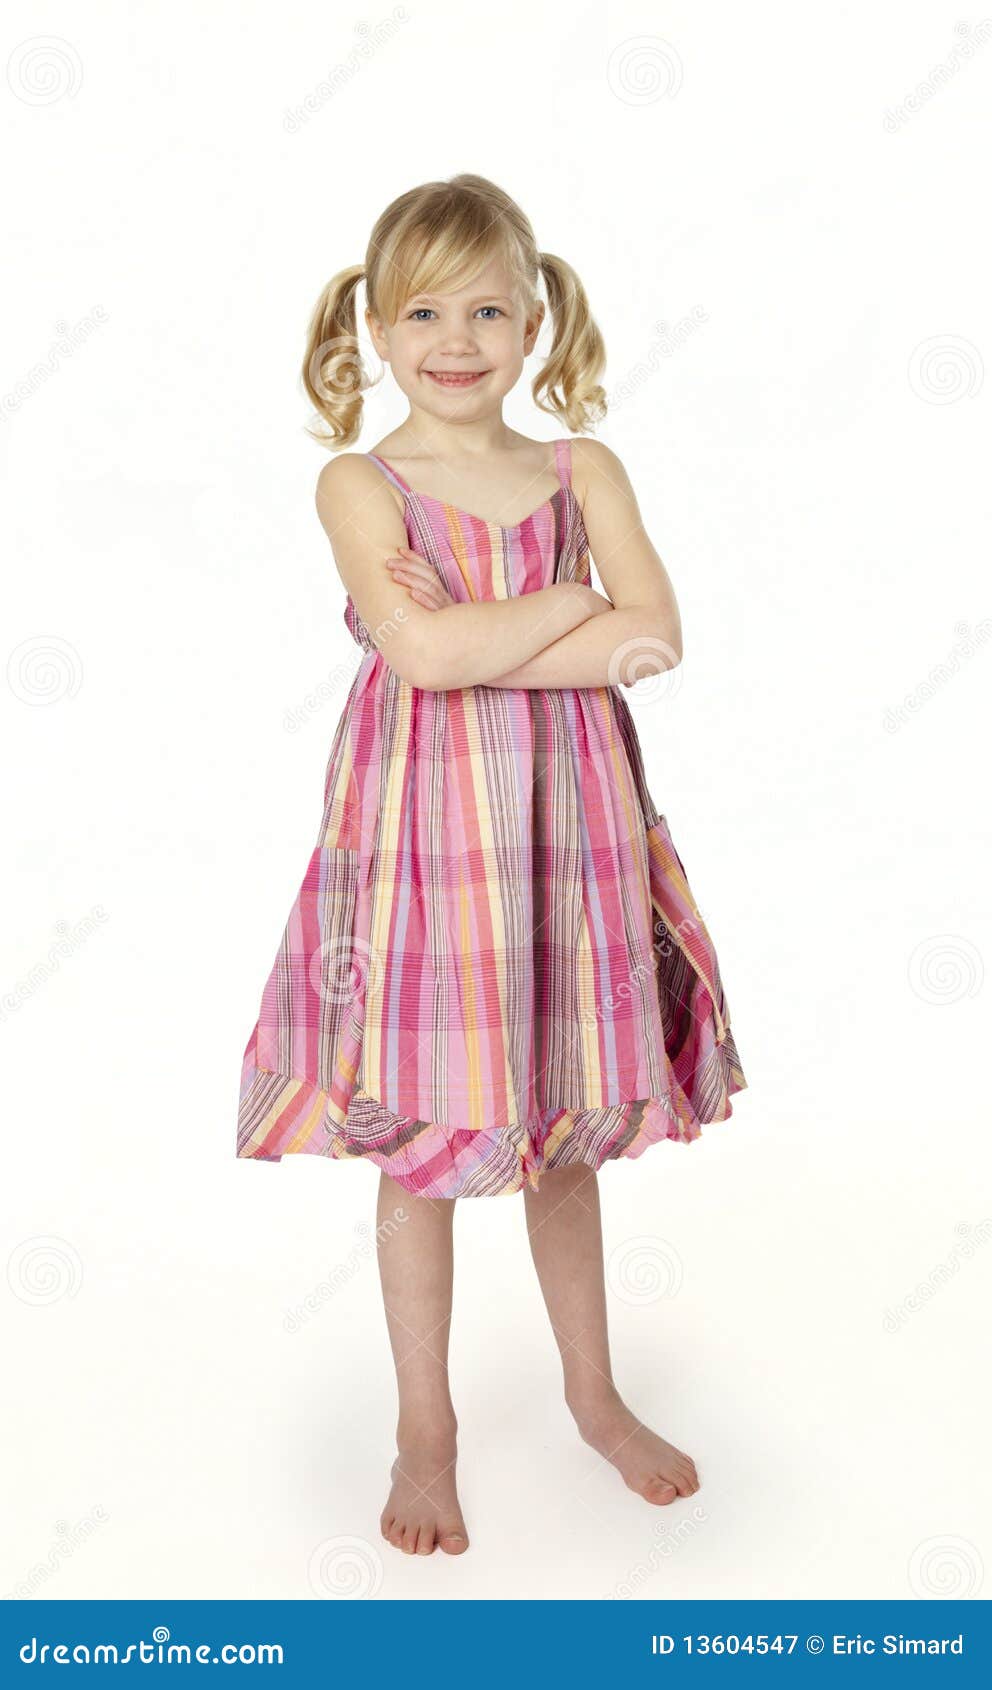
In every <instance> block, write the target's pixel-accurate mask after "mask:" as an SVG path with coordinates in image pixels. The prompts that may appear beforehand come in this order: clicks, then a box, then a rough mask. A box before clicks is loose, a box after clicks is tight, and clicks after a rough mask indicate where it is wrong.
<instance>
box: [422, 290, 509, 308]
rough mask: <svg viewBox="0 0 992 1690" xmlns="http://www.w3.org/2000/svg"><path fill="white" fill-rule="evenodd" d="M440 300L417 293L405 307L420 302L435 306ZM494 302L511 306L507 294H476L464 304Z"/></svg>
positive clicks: (430, 294)
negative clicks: (498, 301) (497, 301)
mask: <svg viewBox="0 0 992 1690" xmlns="http://www.w3.org/2000/svg"><path fill="white" fill-rule="evenodd" d="M440 298H441V296H440V295H439V294H436V293H417V294H414V296H413V298H412V299H408V300H407V305H408V306H411V305H418V304H420V303H421V301H422V302H423V303H424V304H425V305H437V304H438V303H439V301H440ZM496 300H500V301H501V302H502V304H504V305H512V304H513V301H512V299H511V298H510V296H509V294H506V293H477V294H476V296H475V298H474V299H470V300H468V301H467V302H466V303H467V304H469V305H485V304H489V303H492V302H494V301H496Z"/></svg>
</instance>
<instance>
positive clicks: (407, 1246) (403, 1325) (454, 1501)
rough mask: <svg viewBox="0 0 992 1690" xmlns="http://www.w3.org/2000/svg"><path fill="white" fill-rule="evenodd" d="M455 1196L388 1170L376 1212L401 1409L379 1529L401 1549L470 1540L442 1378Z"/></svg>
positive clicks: (419, 1550)
mask: <svg viewBox="0 0 992 1690" xmlns="http://www.w3.org/2000/svg"><path fill="white" fill-rule="evenodd" d="M454 1212H455V1205H454V1200H453V1199H450V1198H449V1199H446V1200H442V1199H440V1198H432V1197H414V1196H412V1195H411V1194H410V1192H409V1191H406V1190H404V1188H403V1187H402V1186H401V1185H398V1184H397V1183H396V1181H395V1180H394V1179H391V1178H390V1177H389V1175H388V1174H386V1173H382V1175H381V1178H380V1181H379V1204H378V1212H377V1215H376V1220H377V1228H376V1237H377V1239H378V1260H379V1277H380V1280H381V1282H382V1295H383V1301H384V1303H385V1307H386V1324H387V1326H388V1328H389V1342H390V1344H391V1346H392V1351H393V1361H394V1363H395V1365H396V1383H397V1389H398V1393H399V1419H398V1422H397V1427H396V1443H397V1451H398V1453H397V1456H396V1460H395V1461H394V1462H393V1466H392V1469H391V1472H392V1480H393V1485H392V1489H391V1490H390V1493H389V1498H388V1500H387V1502H386V1506H385V1508H384V1509H383V1511H382V1516H381V1519H380V1522H379V1523H380V1526H381V1528H382V1535H383V1537H385V1538H388V1540H389V1542H390V1543H392V1544H394V1545H395V1547H396V1548H397V1549H403V1550H405V1551H406V1553H407V1554H408V1555H413V1554H418V1555H430V1554H431V1552H432V1550H433V1549H434V1547H435V1544H437V1545H438V1546H439V1547H440V1548H441V1549H443V1550H444V1551H445V1553H446V1554H448V1555H459V1554H461V1552H462V1551H463V1550H464V1549H467V1548H468V1533H467V1532H466V1530H465V1521H464V1520H463V1518H462V1513H461V1509H460V1508H459V1506H458V1496H457V1493H456V1490H455V1457H456V1454H457V1449H456V1433H457V1430H458V1422H457V1420H456V1418H455V1410H454V1407H453V1405H452V1401H451V1393H450V1391H449V1388H448V1332H449V1329H450V1326H451V1290H452V1279H453V1250H452V1237H451V1229H452V1221H453V1218H454Z"/></svg>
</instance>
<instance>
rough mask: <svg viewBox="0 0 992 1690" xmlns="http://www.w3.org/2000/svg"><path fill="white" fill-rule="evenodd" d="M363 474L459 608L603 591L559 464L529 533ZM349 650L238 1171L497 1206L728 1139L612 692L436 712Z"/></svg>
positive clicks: (701, 945)
mask: <svg viewBox="0 0 992 1690" xmlns="http://www.w3.org/2000/svg"><path fill="white" fill-rule="evenodd" d="M369 455H370V457H372V459H373V461H374V462H375V463H376V464H377V465H378V466H379V468H380V469H381V470H382V472H383V473H384V474H385V475H386V476H388V477H389V479H390V480H391V481H392V482H393V483H394V485H396V486H397V487H398V488H399V489H400V491H401V493H402V496H403V500H404V509H405V513H406V531H407V540H408V543H409V545H410V546H411V548H412V549H413V550H414V551H415V552H417V553H418V554H419V556H421V557H422V558H425V559H426V560H428V561H429V562H430V563H431V564H432V565H433V567H434V568H435V569H436V570H437V572H438V574H439V575H440V576H441V578H442V579H443V581H444V584H445V586H446V588H447V590H448V592H449V594H450V595H451V597H452V598H453V599H455V600H456V601H458V602H464V601H469V600H472V601H480V600H496V599H505V598H509V597H511V596H514V595H516V594H519V593H527V592H531V591H534V590H536V589H538V588H540V587H545V586H548V585H550V584H551V583H552V582H554V581H581V582H585V583H586V584H587V585H588V584H589V582H590V559H589V546H588V541H587V538H586V534H585V530H584V527H583V522H582V510H581V506H580V505H579V502H578V499H577V498H576V496H575V493H574V491H573V489H572V486H571V444H570V441H569V440H568V439H562V440H558V441H556V442H555V457H556V462H557V466H558V474H559V482H560V484H559V486H558V488H557V490H556V491H555V493H554V494H553V495H552V497H551V498H550V499H547V500H545V502H544V504H542V505H540V506H539V507H538V509H537V510H535V511H532V512H531V514H530V515H529V516H528V517H526V518H525V519H524V521H523V522H519V523H516V524H515V525H514V526H513V527H511V528H502V527H499V526H497V525H496V524H495V523H491V522H485V521H483V520H481V519H480V518H479V517H477V516H473V515H471V514H470V513H469V512H468V511H463V510H460V509H458V508H457V507H455V506H453V505H449V504H445V503H443V502H442V501H441V500H439V499H435V498H432V497H431V496H429V495H427V494H424V493H416V492H415V491H414V490H413V488H411V487H409V486H408V485H407V483H406V482H405V481H404V480H403V478H402V477H401V476H400V475H399V474H398V473H397V472H396V471H395V470H394V469H392V468H391V466H390V465H389V464H387V463H386V462H385V460H383V459H380V458H378V457H376V456H375V455H374V454H369ZM439 614H440V613H439ZM345 623H346V625H347V627H348V629H349V631H350V633H351V634H352V636H353V638H354V639H355V640H356V642H357V643H358V645H359V646H360V647H361V648H362V653H363V655H362V658H361V661H360V663H359V666H358V672H357V674H356V675H355V677H354V680H353V681H352V683H351V686H350V689H349V691H348V695H347V698H346V700H345V704H344V709H343V712H342V715H341V719H340V721H339V723H338V726H337V729H336V732H335V735H334V740H333V743H332V745H331V750H330V757H329V760H328V764H327V772H326V777H325V786H324V812H323V816H322V818H321V823H320V833H319V836H318V838H317V843H316V845H315V846H314V849H313V852H312V854H311V857H310V861H309V863H308V865H307V869H306V874H305V876H304V879H303V884H302V886H301V888H300V891H299V894H298V896H297V898H296V901H295V903H294V904H293V907H292V910H291V912H290V914H289V918H288V921H287V923H286V926H285V929H284V932H283V936H282V940H281V943H280V945H279V950H278V953H277V955H276V958H275V961H274V963H273V966H272V969H271V972H270V973H269V976H268V980H267V982H266V985H265V988H264V992H263V995H262V1002H261V1009H260V1012H259V1017H258V1020H257V1022H256V1024H255V1026H254V1028H253V1029H252V1033H251V1037H250V1038H249V1040H248V1044H247V1047H246V1049H245V1053H244V1061H243V1068H242V1075H241V1093H240V1105H239V1111H238V1136H237V1155H238V1156H241V1157H256V1158H260V1159H262V1160H265V1161H278V1160H279V1159H280V1158H281V1157H282V1156H284V1155H287V1154H292V1153H294V1152H304V1153H308V1154H312V1155H318V1156H330V1157H340V1158H345V1159H354V1158H358V1159H364V1160H366V1161H369V1162H372V1163H375V1164H377V1165H378V1166H379V1167H380V1168H384V1169H385V1170H386V1172H387V1173H388V1174H390V1175H391V1176H392V1178H393V1179H395V1180H396V1181H397V1182H398V1183H399V1184H400V1185H401V1186H403V1187H404V1188H405V1189H406V1190H407V1191H409V1192H411V1193H415V1194H418V1195H422V1196H428V1197H483V1196H492V1195H496V1194H498V1193H508V1192H516V1191H519V1190H520V1189H521V1188H522V1186H523V1183H524V1181H529V1183H530V1185H531V1186H532V1187H534V1188H535V1189H536V1188H537V1186H538V1183H539V1181H540V1178H541V1175H542V1173H543V1171H544V1170H545V1169H548V1168H560V1167H565V1166H566V1165H568V1164H570V1163H575V1162H584V1163H587V1164H589V1165H590V1166H591V1167H594V1168H598V1167H600V1166H601V1164H602V1163H604V1162H606V1161H608V1160H611V1159H614V1158H617V1157H634V1156H639V1155H641V1153H642V1152H643V1151H644V1150H646V1149H647V1147H648V1145H650V1144H654V1143H655V1142H657V1141H658V1140H660V1139H675V1140H681V1141H682V1142H688V1141H690V1140H692V1139H695V1138H698V1137H699V1136H700V1126H701V1123H704V1122H710V1121H723V1120H725V1119H726V1118H727V1117H728V1116H729V1115H730V1114H731V1113H732V1110H731V1103H730V1099H731V1096H732V1094H733V1093H734V1092H738V1091H741V1090H743V1089H744V1088H745V1086H746V1084H747V1082H746V1080H745V1078H744V1074H743V1072H742V1070H741V1066H740V1062H739V1059H738V1054H737V1050H736V1047H735V1044H734V1039H733V1035H732V1033H731V1030H730V1022H729V1012H728V1008H727V1002H726V999H725V996H724V991H723V987H722V984H721V980H720V972H719V968H718V966H717V958H716V954H715V951H714V948H713V945H712V942H711V940H710V937H709V934H708V932H707V929H706V926H705V924H704V922H703V920H702V917H701V915H700V913H699V910H698V909H697V907H696V902H695V899H694V897H693V895H692V892H691V891H690V889H689V884H688V881H687V879H686V875H685V870H684V868H683V865H682V862H681V860H680V858H679V856H678V854H677V852H676V850H675V847H674V845H673V843H672V839H671V835H670V833H669V830H668V825H667V822H666V820H665V817H664V816H663V815H660V814H659V813H658V811H657V810H656V809H655V807H654V804H653V803H652V801H651V798H650V795H649V793H648V789H647V785H646V782H645V775H644V767H643V762H642V756H641V749H640V746H639V743H638V739H637V734H636V731H635V728H634V723H633V720H632V718H631V715H630V712H629V710H628V708H627V704H626V702H625V700H624V698H623V695H622V693H621V690H620V688H619V687H617V686H598V687H561V688H525V687H521V688H503V687H489V686H473V687H463V688H456V689H454V690H451V691H445V692H433V691H429V690H427V689H426V688H421V687H415V686H411V685H410V684H409V683H408V682H406V681H404V680H402V679H401V678H400V677H399V676H398V675H397V674H396V673H395V672H394V670H392V669H391V668H390V667H389V664H388V663H387V661H386V659H385V657H384V656H383V655H382V653H381V651H380V650H379V649H378V648H377V647H376V646H375V645H374V644H373V641H372V638H371V636H370V634H369V630H368V628H367V627H366V626H365V624H364V623H363V622H362V620H361V618H360V617H359V616H358V614H357V611H356V609H355V606H354V604H353V602H352V600H351V598H350V596H349V597H348V600H347V604H346V608H345ZM383 643H384V644H385V646H386V649H387V650H388V640H385V641H384V642H383Z"/></svg>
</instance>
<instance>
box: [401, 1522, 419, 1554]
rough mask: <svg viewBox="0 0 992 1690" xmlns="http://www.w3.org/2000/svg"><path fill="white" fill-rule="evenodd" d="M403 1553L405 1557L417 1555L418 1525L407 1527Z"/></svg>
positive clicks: (404, 1534) (404, 1535)
mask: <svg viewBox="0 0 992 1690" xmlns="http://www.w3.org/2000/svg"><path fill="white" fill-rule="evenodd" d="M403 1553H404V1555H415V1554H416V1553H417V1527H416V1525H413V1526H407V1528H406V1531H405V1532H404V1533H403Z"/></svg>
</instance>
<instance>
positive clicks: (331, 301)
mask: <svg viewBox="0 0 992 1690" xmlns="http://www.w3.org/2000/svg"><path fill="white" fill-rule="evenodd" d="M364 278H365V266H364V265H363V264H353V265H351V266H350V267H349V268H348V269H346V270H339V271H338V273H337V275H336V276H332V277H331V280H330V281H329V282H328V284H327V286H326V287H325V288H324V290H323V292H322V293H321V295H320V298H319V299H318V300H317V303H316V305H315V306H314V309H313V315H312V316H311V319H310V327H309V329H308V331H307V343H306V351H305V353H304V357H303V368H302V372H301V374H302V377H303V386H304V388H305V389H306V392H307V394H308V395H309V397H310V399H311V400H312V401H313V404H314V406H315V408H316V411H317V413H318V420H322V421H323V422H324V423H325V424H326V428H316V429H315V428H310V429H308V430H307V432H308V434H310V435H312V436H313V438H314V439H315V440H318V441H319V442H320V443H321V445H323V446H328V447H329V448H330V449H331V451H335V452H337V451H341V450H342V448H343V447H345V446H351V445H353V443H354V442H355V441H356V440H357V439H358V436H359V433H360V432H361V426H362V404H363V401H362V394H363V392H365V391H366V389H368V388H369V387H372V386H373V385H374V383H373V382H372V381H371V380H370V379H369V378H368V375H367V373H366V370H365V367H364V365H363V363H362V357H361V353H360V352H359V349H358V333H357V316H356V311H355V294H356V292H357V291H358V285H359V283H360V282H361V281H363V280H364ZM376 379H377V380H378V379H379V378H378V377H377V378H376Z"/></svg>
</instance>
